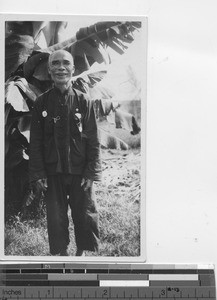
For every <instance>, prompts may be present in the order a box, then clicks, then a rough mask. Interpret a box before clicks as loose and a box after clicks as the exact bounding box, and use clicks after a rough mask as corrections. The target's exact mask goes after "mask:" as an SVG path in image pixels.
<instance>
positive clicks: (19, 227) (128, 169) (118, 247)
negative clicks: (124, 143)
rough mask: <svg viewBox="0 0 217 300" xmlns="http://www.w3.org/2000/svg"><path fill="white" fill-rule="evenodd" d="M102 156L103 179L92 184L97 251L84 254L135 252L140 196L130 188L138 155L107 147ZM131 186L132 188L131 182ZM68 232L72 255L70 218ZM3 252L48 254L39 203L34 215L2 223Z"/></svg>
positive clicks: (136, 177) (137, 248)
mask: <svg viewBox="0 0 217 300" xmlns="http://www.w3.org/2000/svg"><path fill="white" fill-rule="evenodd" d="M137 152H138V151H137ZM137 154H138V153H137ZM104 157H105V160H104V162H103V168H104V172H103V174H104V179H103V180H102V182H100V183H97V184H96V199H97V204H98V211H99V226H100V249H99V253H97V254H96V253H92V252H90V253H87V255H88V256H96V255H97V256H108V257H116V256H117V257H122V256H139V255H140V199H138V197H137V200H136V201H135V197H134V194H135V192H132V186H133V183H135V182H138V180H139V178H140V177H139V174H140V172H139V169H138V165H139V162H138V155H135V154H134V153H133V152H132V151H126V152H123V151H119V152H118V151H110V152H109V151H107V152H106V156H104ZM128 157H129V159H128ZM134 185H135V184H134ZM134 189H136V187H135V186H134ZM138 189H139V187H137V191H136V192H137V195H138V191H139V190H138ZM69 214H70V212H69ZM70 234H71V236H70V238H71V240H70V245H69V253H70V255H74V254H75V250H76V246H75V241H74V229H73V223H72V221H71V218H70ZM5 255H18V256H43V255H49V245H48V236H47V224H46V211H45V207H44V206H41V207H40V210H39V211H38V216H37V217H36V218H34V219H32V218H30V217H29V218H23V217H22V215H21V214H19V215H17V216H14V217H11V219H10V220H8V221H7V223H6V225H5Z"/></svg>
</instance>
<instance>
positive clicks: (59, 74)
mask: <svg viewBox="0 0 217 300" xmlns="http://www.w3.org/2000/svg"><path fill="white" fill-rule="evenodd" d="M55 75H56V76H58V77H65V76H67V74H66V73H56V74H55Z"/></svg>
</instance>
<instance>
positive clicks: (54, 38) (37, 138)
mask: <svg viewBox="0 0 217 300" xmlns="http://www.w3.org/2000/svg"><path fill="white" fill-rule="evenodd" d="M3 18H4V22H3V23H2V24H3V25H4V28H3V31H4V34H5V39H4V43H3V44H2V49H1V51H2V52H3V53H4V55H3V56H4V62H3V63H2V64H1V65H2V66H4V68H5V69H4V70H3V72H2V73H4V81H5V88H4V95H2V96H4V99H5V102H4V119H5V124H4V125H5V132H4V154H5V157H4V170H3V171H4V201H3V202H4V203H2V204H1V209H2V211H4V220H3V221H2V223H1V225H2V226H1V231H2V233H3V236H4V245H2V247H3V249H0V250H1V251H0V253H1V258H2V259H7V260H15V259H19V260H20V259H21V260H22V259H25V260H28V259H32V260H37V259H46V260H60V261H61V260H67V259H70V260H74V259H76V260H77V259H78V260H79V259H80V260H84V261H86V260H88V261H89V260H102V261H105V260H111V261H116V260H117V259H118V260H121V261H145V260H146V253H145V252H146V251H145V249H146V243H145V222H146V211H145V201H146V198H145V165H146V163H145V162H146V157H145V152H146V151H145V148H146V125H145V124H146V80H147V78H146V75H147V74H146V70H147V61H146V59H147V40H148V39H147V25H148V20H147V18H146V17H136V16H135V17H132V16H130V17H129V16H126V17H124V16H120V17H117V16H115V17H112V16H109V17H108V16H107V17H105V16H85V15H83V16H82V15H81V16H78V15H71V16H69V15H67V16H61V15H60V16H57V15H55V16H51V15H5V16H3Z"/></svg>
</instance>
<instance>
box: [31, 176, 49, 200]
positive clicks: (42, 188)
mask: <svg viewBox="0 0 217 300" xmlns="http://www.w3.org/2000/svg"><path fill="white" fill-rule="evenodd" d="M32 189H33V193H34V194H35V197H36V198H41V196H42V194H43V193H44V192H46V190H47V178H43V179H38V180H36V181H35V182H33V183H32Z"/></svg>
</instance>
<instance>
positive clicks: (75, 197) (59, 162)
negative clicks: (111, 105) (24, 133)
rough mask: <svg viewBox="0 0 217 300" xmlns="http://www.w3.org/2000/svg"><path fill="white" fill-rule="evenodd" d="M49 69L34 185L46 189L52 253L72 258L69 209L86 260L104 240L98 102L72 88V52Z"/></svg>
mask: <svg viewBox="0 0 217 300" xmlns="http://www.w3.org/2000/svg"><path fill="white" fill-rule="evenodd" d="M48 71H49V73H50V75H51V78H52V80H53V82H54V87H53V88H52V89H50V90H49V91H47V92H45V93H44V94H42V95H41V96H40V97H39V98H38V99H37V100H36V102H35V106H34V109H33V113H32V123H31V130H30V161H29V168H30V183H31V184H32V186H33V188H35V189H37V190H43V191H46V193H45V201H46V207H47V224H48V237H49V245H50V253H51V255H61V256H65V255H68V251H67V246H68V244H69V241H70V239H69V228H68V227H69V220H68V206H69V207H70V208H71V216H72V219H73V222H74V231H75V241H76V245H77V252H76V255H77V256H81V255H83V254H84V251H85V250H89V251H97V250H98V240H99V228H98V213H97V209H96V205H95V194H94V187H93V181H99V180H100V179H101V161H100V144H99V139H98V132H97V124H96V118H95V113H94V107H93V101H91V100H89V99H88V97H87V96H86V95H84V94H83V93H81V92H79V91H75V90H74V89H73V88H72V83H71V78H72V75H73V73H74V61H73V58H72V56H71V54H70V53H69V52H67V51H65V50H58V51H55V52H53V53H52V54H51V55H50V57H49V61H48Z"/></svg>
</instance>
